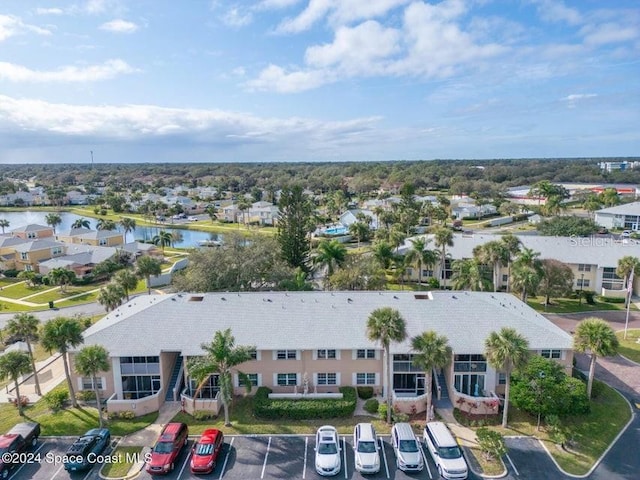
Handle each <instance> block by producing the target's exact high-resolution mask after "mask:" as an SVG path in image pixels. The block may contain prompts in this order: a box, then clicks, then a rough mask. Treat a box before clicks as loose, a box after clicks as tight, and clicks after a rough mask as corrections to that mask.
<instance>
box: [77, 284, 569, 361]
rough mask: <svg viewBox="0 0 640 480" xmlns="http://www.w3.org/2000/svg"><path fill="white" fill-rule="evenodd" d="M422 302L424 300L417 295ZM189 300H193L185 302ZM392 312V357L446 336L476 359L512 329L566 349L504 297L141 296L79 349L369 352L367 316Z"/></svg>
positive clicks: (564, 340)
mask: <svg viewBox="0 0 640 480" xmlns="http://www.w3.org/2000/svg"><path fill="white" fill-rule="evenodd" d="M423 296H424V295H423ZM192 297H201V298H202V300H201V301H193V300H192ZM386 306H389V307H392V308H396V309H398V310H399V311H400V312H401V314H402V316H403V317H404V319H405V320H406V323H407V332H408V335H409V338H408V339H407V340H406V341H405V342H404V343H402V344H399V345H398V344H393V346H392V351H394V352H397V353H402V352H404V353H406V352H408V351H409V350H410V348H411V347H410V337H412V336H415V335H417V334H419V333H421V332H423V331H425V330H435V331H436V332H438V333H439V334H443V335H446V336H447V337H448V339H449V342H450V344H451V346H452V348H453V350H454V351H456V352H461V353H482V352H483V351H484V340H485V338H486V337H487V335H488V334H489V333H490V332H491V331H494V330H499V329H500V328H502V327H504V326H511V327H514V328H516V329H517V330H518V331H519V332H521V333H522V334H523V335H525V337H527V338H528V340H529V343H530V346H531V348H532V349H540V348H556V349H568V348H571V346H572V340H571V337H570V336H569V335H568V334H567V333H565V332H563V331H562V330H561V329H559V328H558V327H556V326H555V325H553V324H552V323H551V322H549V321H548V320H547V319H545V318H544V317H543V316H542V315H540V314H538V313H537V312H535V311H534V310H533V309H532V308H530V307H529V306H527V305H525V304H523V303H522V302H520V301H519V300H517V299H516V298H515V297H514V296H512V295H510V294H505V293H481V292H433V294H432V295H430V299H417V298H416V295H415V294H414V292H288V293H284V292H278V293H228V292H227V293H206V294H186V293H185V294H175V295H150V296H148V295H143V296H139V297H136V298H135V299H133V300H132V301H131V302H129V303H128V304H126V305H123V306H122V307H120V308H118V309H117V310H115V311H113V312H111V313H110V314H109V315H107V316H106V317H105V318H103V319H102V320H101V321H100V322H98V323H97V324H95V325H93V326H92V327H90V328H89V329H88V330H87V331H86V332H85V345H92V344H100V345H104V346H105V347H106V348H107V350H109V352H110V353H111V355H112V356H127V355H157V354H158V353H159V352H161V351H178V352H182V354H184V355H199V354H201V353H202V350H201V348H200V345H201V343H202V342H209V341H211V340H212V338H213V335H214V333H215V332H216V331H217V330H224V329H226V328H231V331H232V333H233V335H234V336H235V339H236V343H237V344H238V345H255V346H256V347H257V348H258V349H259V350H273V349H302V350H306V349H317V348H336V349H354V348H374V347H376V346H377V345H376V344H375V343H374V342H372V341H370V340H369V339H368V338H367V335H366V324H367V319H368V317H369V315H370V313H371V312H372V311H373V310H375V309H376V308H379V307H386Z"/></svg>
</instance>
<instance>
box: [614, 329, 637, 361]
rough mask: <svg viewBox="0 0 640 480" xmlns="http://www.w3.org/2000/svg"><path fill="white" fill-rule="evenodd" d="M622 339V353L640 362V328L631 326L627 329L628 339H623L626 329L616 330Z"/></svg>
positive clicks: (619, 338)
mask: <svg viewBox="0 0 640 480" xmlns="http://www.w3.org/2000/svg"><path fill="white" fill-rule="evenodd" d="M616 336H617V337H618V340H620V350H619V352H620V355H623V356H625V357H627V358H628V359H629V360H632V361H634V362H636V363H640V329H637V328H635V329H634V328H630V329H629V330H627V339H626V340H625V339H623V337H624V330H621V331H619V332H616Z"/></svg>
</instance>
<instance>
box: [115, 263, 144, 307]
mask: <svg viewBox="0 0 640 480" xmlns="http://www.w3.org/2000/svg"><path fill="white" fill-rule="evenodd" d="M113 281H114V282H115V283H116V284H117V285H119V286H120V287H121V288H122V290H123V291H124V294H125V296H126V297H127V302H128V301H129V292H131V291H132V290H135V288H136V287H137V286H138V277H137V276H136V274H135V273H133V272H132V271H131V270H128V269H125V270H120V271H119V272H118V273H116V274H115V276H114V278H113Z"/></svg>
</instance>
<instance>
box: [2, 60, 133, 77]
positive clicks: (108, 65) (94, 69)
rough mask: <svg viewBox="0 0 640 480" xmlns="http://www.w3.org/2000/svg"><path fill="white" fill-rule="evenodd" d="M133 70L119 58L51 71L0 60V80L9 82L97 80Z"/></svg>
mask: <svg viewBox="0 0 640 480" xmlns="http://www.w3.org/2000/svg"><path fill="white" fill-rule="evenodd" d="M134 72H136V70H135V69H134V68H132V67H131V66H129V65H128V64H127V63H126V62H124V61H123V60H120V59H114V60H107V61H106V62H104V63H103V64H101V65H89V66H85V67H76V66H64V67H60V68H59V69H57V70H53V71H42V70H31V69H29V68H27V67H24V66H22V65H16V64H14V63H8V62H0V80H8V81H10V82H29V83H44V82H70V83H77V82H97V81H101V80H109V79H111V78H114V77H116V76H118V75H124V74H129V73H134Z"/></svg>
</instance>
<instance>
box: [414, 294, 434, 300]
mask: <svg viewBox="0 0 640 480" xmlns="http://www.w3.org/2000/svg"><path fill="white" fill-rule="evenodd" d="M413 298H415V299H416V300H431V297H429V295H428V294H426V293H416V294H415V295H414V296H413Z"/></svg>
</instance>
